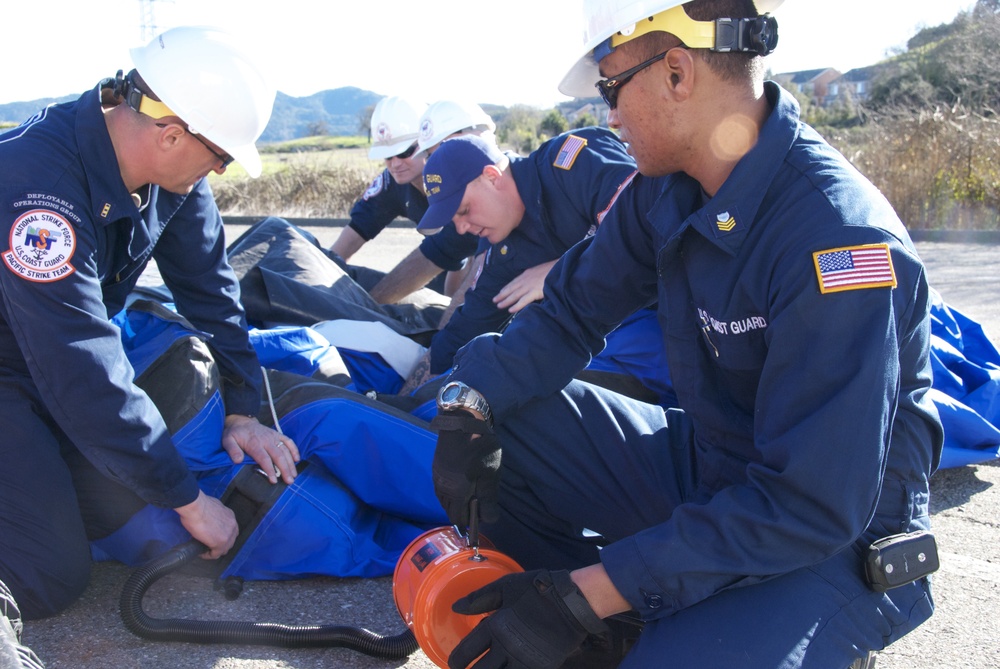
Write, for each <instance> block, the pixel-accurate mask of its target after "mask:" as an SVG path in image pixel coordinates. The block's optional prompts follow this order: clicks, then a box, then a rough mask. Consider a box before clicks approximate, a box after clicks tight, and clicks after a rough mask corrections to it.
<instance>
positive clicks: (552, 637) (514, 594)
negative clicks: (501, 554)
mask: <svg viewBox="0 0 1000 669" xmlns="http://www.w3.org/2000/svg"><path fill="white" fill-rule="evenodd" d="M451 610H452V611H454V612H455V613H461V614H464V615H475V614H478V613H487V612H489V611H495V613H493V615H491V616H489V617H487V618H484V619H483V620H482V621H480V623H479V624H478V625H476V627H475V629H473V630H472V631H471V632H469V634H468V636H466V637H465V638H464V639H463V640H462V641H461V642H460V643H459V644H458V645H457V646H456V647H455V649H454V650H453V651H452V652H451V655H450V656H448V667H449V668H450V669H465V668H466V667H467V666H468V665H469V663H470V662H472V661H473V660H475V659H476V658H477V657H479V656H480V655H482V654H483V653H484V652H485V653H486V655H485V656H484V657H483V658H482V659H481V660H479V661H478V662H476V664H475V665H474V668H475V669H498V668H500V667H506V669H555V668H556V667H559V666H561V665H562V664H563V662H564V661H565V660H566V658H567V657H569V655H570V653H572V652H573V651H574V650H575V649H576V648H577V647H579V646H580V644H581V643H583V640H584V639H585V638H587V634H600V633H602V632H606V631H608V627H607V625H605V623H604V621H602V620H601V619H600V618H598V617H597V614H596V613H594V610H593V609H592V608H591V607H590V604H588V603H587V600H586V598H584V596H583V593H582V592H580V589H579V588H578V587H576V584H575V583H573V581H572V579H570V577H569V572H568V571H565V570H561V571H549V570H547V569H538V570H536V571H530V572H524V573H520V574H510V575H508V576H503V577H501V578H499V579H497V580H496V581H493V582H492V583H490V584H489V585H487V586H485V587H482V588H480V589H479V590H476V591H475V592H472V593H471V594H469V595H467V596H465V597H463V598H462V599H460V600H458V601H457V602H455V603H454V604H453V605H452V607H451ZM487 651H488V652H487Z"/></svg>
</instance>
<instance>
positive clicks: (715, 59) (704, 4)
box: [622, 0, 764, 82]
mask: <svg viewBox="0 0 1000 669" xmlns="http://www.w3.org/2000/svg"><path fill="white" fill-rule="evenodd" d="M683 7H684V11H685V12H687V15H688V16H690V17H691V18H692V19H695V20H696V21H714V20H715V19H719V18H741V19H742V18H754V17H756V16H758V13H757V8H756V7H755V6H754V3H753V0H692V1H691V2H686V3H684V5H683ZM629 44H635V45H636V46H635V47H633V48H634V49H635V51H634V53H635V56H636V58H639V59H640V60H646V59H649V58H652V57H653V56H655V55H657V54H660V53H663V52H664V51H666V50H668V49H671V48H673V47H675V46H677V37H675V36H673V35H670V34H668V33H663V32H653V33H649V34H647V35H644V36H643V37H640V38H639V39H636V40H634V41H633V42H626V44H624V45H622V46H628V45H629ZM692 51H694V52H695V53H697V54H698V56H699V57H700V58H701V59H702V60H704V61H705V63H706V64H707V65H708V66H709V68H711V69H712V71H713V72H715V73H716V74H718V75H719V76H720V77H722V78H723V79H726V80H728V81H735V82H747V81H756V80H757V79H759V78H762V77H763V74H764V60H763V58H762V57H761V56H759V55H757V54H755V53H745V52H736V51H728V52H724V53H721V52H718V51H711V50H709V49H692Z"/></svg>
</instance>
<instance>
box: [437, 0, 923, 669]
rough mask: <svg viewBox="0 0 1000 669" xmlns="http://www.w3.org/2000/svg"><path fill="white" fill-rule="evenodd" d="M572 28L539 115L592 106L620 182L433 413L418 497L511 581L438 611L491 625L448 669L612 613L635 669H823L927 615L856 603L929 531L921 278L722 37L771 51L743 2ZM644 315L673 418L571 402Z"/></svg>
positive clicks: (613, 5) (906, 588)
mask: <svg viewBox="0 0 1000 669" xmlns="http://www.w3.org/2000/svg"><path fill="white" fill-rule="evenodd" d="M651 4H652V5H655V7H652V8H651V7H650V5H651ZM775 4H776V3H775V2H773V0H772V1H771V2H769V3H768V4H767V5H765V4H764V2H763V1H760V2H758V5H764V6H765V7H768V6H769V7H773V6H775ZM630 5H632V6H636V5H641V6H639V8H638V9H635V7H632V8H630V7H629V6H630ZM588 6H589V8H590V9H589V13H588V17H589V18H590V19H591V21H590V22H589V24H588V25H589V28H588V31H589V32H588V42H587V47H586V54H585V56H584V57H583V58H582V59H581V60H580V62H578V63H577V65H576V66H575V67H574V68H573V70H571V72H570V74H568V75H567V77H566V78H565V79H564V81H563V83H562V85H561V87H560V88H561V90H562V91H563V92H564V93H567V94H571V95H577V96H582V95H585V94H586V92H587V91H588V90H593V89H592V87H593V85H594V83H595V82H598V80H600V83H599V88H600V90H601V93H602V95H603V96H604V97H605V99H606V101H607V102H608V103H609V105H610V107H611V111H610V114H609V117H608V122H609V125H611V127H613V128H616V129H618V130H619V131H620V132H621V135H622V139H623V140H624V141H626V142H628V145H629V151H630V153H632V155H633V156H635V158H636V162H637V164H638V166H639V170H640V173H641V175H640V176H639V177H637V178H636V179H635V180H634V181H633V182H632V183H631V185H630V186H629V188H628V189H627V190H626V191H625V192H624V193H623V194H622V195H621V197H619V199H618V201H617V202H616V204H615V206H614V207H613V208H612V210H611V212H610V213H609V215H608V216H607V218H606V219H605V221H604V223H603V225H602V229H601V233H600V234H599V235H596V236H595V238H594V239H593V241H592V242H591V243H590V244H589V245H588V246H587V247H586V248H583V247H576V248H574V249H571V250H570V251H569V252H568V253H567V254H566V255H565V256H564V257H563V258H562V260H561V261H560V262H559V263H558V264H557V265H556V267H555V268H554V269H553V270H552V272H551V273H550V275H549V278H548V280H547V282H546V286H545V294H546V299H545V300H544V301H543V302H541V303H540V304H536V305H532V306H530V307H528V308H527V309H525V310H524V311H523V312H522V313H521V314H520V315H519V316H518V318H517V319H515V320H514V322H513V323H512V324H511V325H510V327H509V328H508V329H507V330H506V331H505V332H504V334H503V336H500V337H496V336H484V337H479V338H477V339H476V340H474V341H473V342H472V343H471V344H469V345H468V346H466V347H465V348H463V349H462V350H461V351H460V352H459V353H458V355H457V356H456V360H455V368H454V371H453V372H452V374H451V375H450V377H449V379H448V381H449V383H446V384H445V385H444V386H443V388H442V391H441V394H440V395H439V406H443V407H444V408H447V409H449V410H442V411H441V413H440V414H439V416H438V417H437V418H436V419H435V421H437V427H438V428H439V438H438V448H437V451H436V455H435V463H434V478H435V486H436V489H437V492H438V497H439V498H440V499H441V501H442V504H443V505H444V507H445V509H446V510H447V511H448V514H449V517H450V518H451V519H452V521H453V522H455V523H456V524H458V525H460V526H463V527H464V526H466V525H468V524H469V520H470V515H469V514H470V511H469V509H470V507H472V508H474V507H475V506H476V505H473V504H470V502H471V501H472V500H473V499H474V498H475V499H476V500H478V508H479V510H480V513H481V516H482V518H483V519H484V520H485V521H487V522H486V523H485V524H484V525H483V528H482V529H483V532H484V534H486V536H488V537H489V538H490V539H491V540H492V541H493V542H494V543H495V544H496V546H497V547H498V548H499V549H500V550H502V551H504V552H506V553H508V554H510V555H511V556H513V557H514V558H515V559H517V560H518V561H519V562H520V563H521V564H522V565H523V566H524V567H525V568H526V569H527V570H529V572H528V574H527V575H512V576H508V577H504V578H502V579H500V580H498V581H497V582H495V583H494V584H491V585H490V586H487V587H486V588H483V589H481V590H480V591H477V592H475V593H472V594H471V595H470V596H469V597H467V598H463V599H461V600H459V601H458V602H457V603H456V604H455V610H456V611H458V612H461V613H468V614H472V613H483V612H487V611H494V613H493V615H491V616H490V617H488V618H486V619H485V620H484V621H483V622H481V623H480V624H479V625H478V626H477V627H476V629H475V630H474V631H473V632H471V633H470V634H469V635H468V636H467V637H466V638H465V639H464V640H463V641H462V642H461V643H460V644H459V646H458V647H457V648H456V649H455V651H454V652H453V653H452V655H451V657H450V660H449V666H451V667H453V668H454V667H466V666H469V665H472V666H476V667H495V666H501V663H502V662H504V661H506V662H508V665H507V666H519V667H556V666H560V665H561V664H562V662H563V660H564V659H565V658H566V657H568V656H569V655H570V654H571V653H573V652H575V649H576V648H577V647H578V646H579V644H580V643H581V642H582V641H583V640H584V639H585V638H586V637H587V635H588V634H601V633H603V632H604V631H605V628H604V627H603V623H602V619H604V618H607V617H608V616H611V615H613V614H617V613H621V612H625V611H628V610H633V611H634V612H635V613H637V614H638V615H639V616H641V618H642V619H643V620H644V621H645V625H644V628H643V631H642V634H641V636H640V638H639V640H638V642H637V644H636V645H635V646H634V647H633V648H632V650H631V652H630V653H629V654H628V655H627V656H626V657H625V659H624V660H623V662H622V665H621V666H623V667H629V668H630V669H632V668H636V669H638V668H642V669H645V668H648V667H706V668H717V669H722V668H726V669H732V668H735V667H745V668H747V669H766V668H778V667H781V668H783V669H787V668H790V667H816V668H822V669H844V668H845V667H847V666H848V665H849V664H851V662H852V661H853V660H855V659H856V658H858V657H861V656H863V655H864V654H865V653H866V652H867V651H869V650H871V649H881V648H883V647H884V646H885V645H887V644H889V643H892V642H893V641H894V640H896V639H898V638H900V637H901V636H903V635H904V634H906V633H907V632H909V631H910V630H912V629H913V628H914V627H916V626H917V625H919V624H920V623H921V622H923V621H924V620H926V619H927V618H928V617H929V616H930V615H931V613H932V611H933V603H932V598H931V592H930V583H929V579H928V578H926V577H922V578H919V579H917V580H914V581H912V582H909V583H906V584H904V585H901V586H899V587H896V588H893V589H890V590H888V591H886V592H878V591H876V590H875V589H873V588H872V587H870V586H869V585H868V583H867V582H866V580H865V578H864V567H863V558H862V556H863V553H864V551H865V549H866V547H867V546H868V545H869V544H871V543H872V542H873V541H874V540H876V539H879V538H882V537H886V536H890V535H895V534H897V533H903V532H913V531H918V530H925V529H927V528H928V527H929V510H928V501H929V500H928V498H929V485H928V482H929V478H930V475H931V473H932V471H933V470H934V468H935V467H936V465H937V462H938V459H939V456H940V448H941V442H942V433H941V427H940V422H939V419H938V417H937V414H936V412H935V409H934V407H933V405H932V404H931V402H930V400H929V398H928V397H927V391H928V389H929V388H930V385H931V370H930V366H929V362H928V345H929V336H930V330H929V322H928V309H929V304H928V300H929V296H928V286H927V277H926V275H925V271H924V268H923V266H922V264H921V262H920V259H919V258H918V257H917V254H916V251H915V250H914V248H913V245H912V243H911V241H910V239H909V237H908V235H907V233H906V230H905V229H904V227H903V225H902V224H901V223H900V221H899V219H898V217H897V216H896V215H895V213H894V212H893V210H892V208H891V207H890V205H889V204H888V203H887V202H886V200H885V199H884V198H883V197H882V195H881V194H880V193H879V192H878V191H877V190H876V189H875V188H874V187H873V186H872V185H871V184H870V183H869V182H868V181H866V180H865V179H864V178H863V177H862V176H861V175H860V174H859V173H858V172H857V171H856V170H855V169H854V168H853V167H852V166H851V165H850V164H849V163H848V162H847V161H846V160H845V159H844V158H843V157H842V156H841V155H840V154H838V153H837V152H836V151H835V150H833V149H832V148H831V147H830V146H829V145H827V144H826V142H824V141H823V139H822V138H821V137H820V136H819V135H818V134H817V133H816V132H815V131H813V130H812V129H811V128H809V127H808V126H806V125H804V124H802V123H801V122H800V120H799V108H798V105H797V104H796V102H795V100H794V98H793V97H792V96H791V95H789V94H788V93H786V92H784V91H783V90H782V89H781V88H780V87H778V86H777V85H775V84H774V83H771V82H767V83H764V82H763V77H762V72H763V64H762V63H761V58H760V57H759V56H758V55H757V54H758V53H766V52H768V51H769V50H770V48H772V47H773V42H772V43H771V44H768V43H767V42H766V41H765V42H764V43H763V44H759V43H758V44H755V43H754V41H753V40H748V41H744V42H743V44H744V45H747V44H749V48H748V50H749V52H748V53H741V52H740V50H739V48H736V45H734V44H733V43H732V42H730V43H728V44H727V43H726V42H725V39H724V37H725V36H724V35H721V34H720V33H721V31H720V33H716V31H715V27H716V24H715V23H712V22H711V21H713V20H714V19H720V18H731V19H735V20H736V21H735V22H730V23H729V25H732V24H733V23H735V25H737V26H738V27H739V30H738V31H737V32H738V33H739V34H741V35H742V36H743V37H748V36H749V33H746V32H740V31H741V30H744V28H746V29H747V30H749V29H751V28H763V29H764V30H765V31H771V33H773V31H774V30H775V29H776V27H775V24H774V22H773V19H767V18H765V19H761V21H755V20H754V19H753V17H756V15H757V9H756V8H755V7H754V3H753V2H751V1H750V0H696V1H695V2H692V3H689V4H687V5H685V6H684V7H681V6H680V3H679V2H676V1H671V0H662V1H661V2H658V3H657V2H654V3H650V2H645V3H637V2H634V0H619V1H618V2H608V0H601V1H600V2H597V1H596V0H595V1H594V2H592V3H590V4H589V5H588ZM614 10H618V11H614ZM630 12H631V13H630ZM744 18H746V19H750V20H749V21H742V22H741V21H739V19H744ZM633 21H634V22H635V23H634V24H633V23H631V22H633ZM706 34H707V37H704V36H705V35H706ZM678 35H684V36H685V37H684V39H685V40H687V42H682V40H681V38H680V37H678ZM764 35H765V37H767V36H768V35H769V33H768V32H765V33H764ZM706 40H707V41H706ZM713 40H718V41H713ZM720 47H721V49H720ZM726 47H728V48H729V49H731V50H732V52H728V53H727V52H717V51H718V50H722V51H725V50H726ZM710 49H711V50H710ZM598 68H599V70H598ZM601 77H605V78H604V79H601ZM654 300H656V301H658V305H659V306H658V308H659V312H660V315H661V325H662V327H663V330H664V335H665V341H666V346H667V354H668V360H669V364H670V370H671V374H672V378H673V382H674V388H675V391H676V393H677V396H678V399H679V402H680V406H681V408H682V410H669V411H666V412H664V411H663V410H661V409H659V408H657V407H654V406H650V405H644V404H641V403H638V402H634V401H632V400H629V399H626V398H622V397H620V396H615V395H613V394H611V393H607V392H604V391H603V390H601V389H599V388H595V387H593V386H587V385H585V384H580V383H578V382H570V379H571V378H572V376H573V374H574V373H575V372H576V371H577V370H579V369H581V368H582V367H583V366H584V365H586V364H587V361H588V360H589V359H590V357H591V356H592V355H594V353H595V352H596V351H598V350H599V349H600V346H601V342H602V340H603V336H604V335H605V334H606V333H607V332H608V331H609V330H610V329H611V328H612V327H614V325H615V324H616V323H618V322H619V321H621V320H622V319H623V318H625V317H626V316H627V315H628V314H630V313H631V312H633V311H634V310H635V309H637V308H639V307H641V306H643V305H645V304H648V303H650V302H652V301H654ZM453 383H455V384H459V385H457V386H453V385H452V384H453ZM490 422H493V428H492V429H490V427H489V423H490ZM595 535H597V536H596V537H595ZM487 649H489V653H488V654H487V655H486V656H485V658H483V659H482V660H479V661H477V662H475V663H474V664H473V661H474V660H475V658H477V657H478V656H479V655H480V654H481V653H483V652H484V651H486V650H487ZM608 666H613V665H611V664H609V665H608Z"/></svg>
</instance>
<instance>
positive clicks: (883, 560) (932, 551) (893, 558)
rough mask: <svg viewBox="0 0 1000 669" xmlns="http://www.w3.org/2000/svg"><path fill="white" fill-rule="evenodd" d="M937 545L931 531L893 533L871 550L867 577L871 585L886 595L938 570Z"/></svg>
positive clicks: (873, 545)
mask: <svg viewBox="0 0 1000 669" xmlns="http://www.w3.org/2000/svg"><path fill="white" fill-rule="evenodd" d="M939 566H940V562H939V561H938V552H937V542H936V541H934V535H933V534H931V533H930V532H909V533H907V534H894V535H892V536H891V537H885V538H884V539H879V540H878V541H876V542H875V543H873V544H872V545H871V546H869V547H868V555H867V557H866V559H865V576H867V578H868V585H870V586H871V587H872V589H873V590H875V591H877V592H885V591H886V590H890V589H892V588H898V587H899V586H901V585H906V584H907V583H912V582H913V581H916V580H917V579H918V578H923V577H924V576H927V575H928V574H931V573H933V572H935V571H937V569H938V567H939Z"/></svg>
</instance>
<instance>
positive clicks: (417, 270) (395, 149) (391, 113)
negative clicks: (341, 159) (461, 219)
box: [330, 96, 495, 304]
mask: <svg viewBox="0 0 1000 669" xmlns="http://www.w3.org/2000/svg"><path fill="white" fill-rule="evenodd" d="M434 109H436V103H435V105H431V107H428V106H427V105H425V104H423V103H419V102H416V101H413V100H409V99H407V98H404V97H401V96H390V97H387V98H383V99H382V100H380V101H379V103H378V104H377V105H376V106H375V110H374V111H373V112H372V120H371V141H372V145H371V148H370V149H369V151H368V157H369V158H372V159H374V160H384V161H385V169H384V170H383V171H382V172H381V173H380V174H379V175H378V176H376V177H375V179H374V180H373V181H372V184H371V186H369V187H368V190H366V191H365V193H364V194H363V195H362V196H361V198H360V199H359V200H358V201H357V202H355V203H354V206H353V207H351V212H350V221H349V223H348V224H347V226H346V227H345V228H344V229H343V231H342V232H341V233H340V236H338V237H337V240H336V241H335V242H334V243H333V245H332V246H331V247H330V251H331V252H332V253H333V254H335V255H336V256H337V257H338V258H340V259H342V260H343V261H344V263H345V264H342V267H343V268H344V269H345V270H346V271H348V273H349V274H350V275H351V277H352V278H354V279H355V280H356V281H357V282H358V283H359V284H360V285H361V286H362V287H363V288H365V289H366V290H368V291H369V292H370V294H371V297H372V298H373V299H374V300H375V301H376V302H379V303H380V304H393V303H395V302H399V301H400V300H403V299H404V298H406V297H407V296H408V295H410V294H411V293H413V292H414V291H416V290H418V289H420V288H421V287H422V286H424V285H427V284H428V283H429V282H431V283H430V284H429V287H431V288H433V289H434V290H436V291H438V292H439V293H442V294H448V293H450V292H452V291H453V290H454V287H455V286H456V285H457V283H458V280H456V281H455V282H454V284H452V283H451V282H449V281H448V280H447V278H446V277H447V275H443V274H442V272H447V273H448V274H452V273H457V272H459V271H460V270H462V269H463V267H464V266H465V265H466V259H467V258H469V257H470V256H472V255H473V254H474V253H475V251H476V248H477V247H478V245H479V240H478V239H476V237H475V236H474V235H462V234H459V233H458V232H457V231H456V230H455V227H454V226H448V227H447V228H445V229H443V230H441V232H440V234H437V235H433V236H427V237H425V238H424V239H423V240H421V242H420V245H419V246H418V247H417V248H416V249H414V250H413V251H412V252H411V253H410V254H409V255H407V256H406V258H404V259H403V260H402V261H400V263H399V264H398V265H397V266H396V267H394V268H393V269H392V271H390V272H388V273H387V274H382V273H380V272H374V271H373V270H367V269H366V268H360V267H356V266H347V265H346V263H347V262H349V261H350V259H351V257H352V256H353V255H354V254H355V253H356V252H357V251H358V250H360V249H361V247H362V246H363V245H364V244H366V243H368V242H369V241H371V240H373V239H375V237H376V236H377V235H378V234H379V233H380V232H381V231H382V230H383V229H385V227H386V226H387V225H389V223H391V222H392V221H393V220H395V219H396V218H398V217H401V218H407V219H409V220H411V221H413V222H414V223H418V222H419V221H420V219H421V217H422V216H423V214H424V212H425V211H426V210H427V197H426V195H425V194H424V189H423V182H422V177H421V174H422V170H423V167H424V162H425V161H426V159H427V153H426V151H424V150H421V149H420V146H419V140H420V130H421V127H422V124H423V123H425V122H426V114H428V113H429V112H433V110H434ZM477 109H478V107H477ZM479 112H480V114H482V115H483V116H484V117H485V118H486V119H487V121H488V122H489V123H490V124H492V121H491V120H489V117H488V116H486V115H485V113H483V112H482V110H479ZM449 120H450V121H451V122H452V124H453V125H452V129H453V132H459V131H463V130H465V129H466V128H467V127H468V125H466V124H460V125H454V123H455V121H456V120H457V119H449ZM439 125H440V123H439ZM469 125H471V123H470V124H469ZM493 127H495V126H493ZM468 129H469V130H470V131H473V130H476V131H481V130H486V129H488V128H487V127H486V126H485V125H484V126H482V128H481V129H479V128H468Z"/></svg>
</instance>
